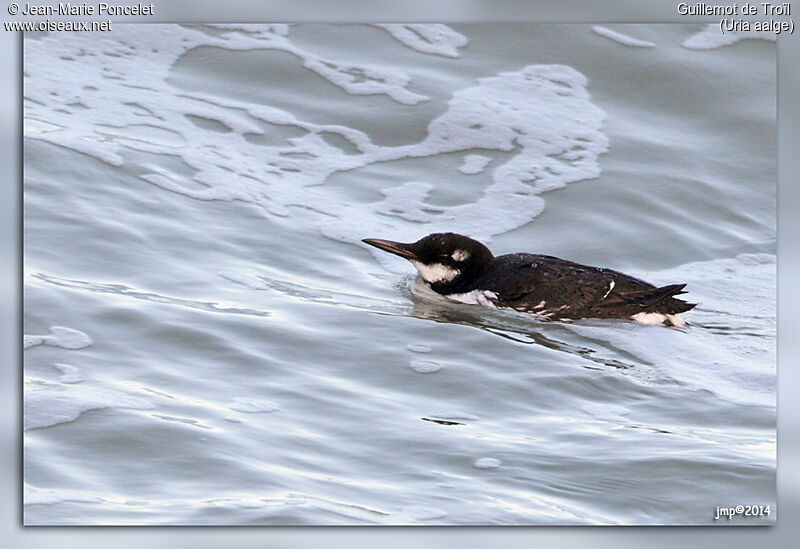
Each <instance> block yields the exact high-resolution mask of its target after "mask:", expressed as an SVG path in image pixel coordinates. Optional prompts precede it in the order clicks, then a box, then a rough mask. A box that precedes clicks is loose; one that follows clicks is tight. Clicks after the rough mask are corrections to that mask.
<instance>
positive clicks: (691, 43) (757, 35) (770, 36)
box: [682, 23, 778, 50]
mask: <svg viewBox="0 0 800 549" xmlns="http://www.w3.org/2000/svg"><path fill="white" fill-rule="evenodd" d="M746 39H759V40H769V41H772V42H775V41H776V40H777V39H778V35H777V34H775V33H774V32H769V31H758V32H756V31H747V32H726V33H725V34H723V33H722V32H720V28H719V25H718V24H717V23H711V24H709V25H708V26H707V27H706V28H704V29H703V30H702V31H700V32H698V33H697V34H695V35H693V36H691V37H689V38H687V39H686V40H684V42H683V44H682V46H683V47H684V48H689V49H690V50H713V49H716V48H721V47H723V46H730V45H731V44H735V43H736V42H738V41H739V40H746Z"/></svg>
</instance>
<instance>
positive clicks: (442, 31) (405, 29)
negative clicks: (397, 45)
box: [376, 23, 468, 57]
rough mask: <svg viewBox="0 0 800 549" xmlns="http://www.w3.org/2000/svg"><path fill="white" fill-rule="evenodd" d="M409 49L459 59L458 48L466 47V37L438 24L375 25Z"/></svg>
mask: <svg viewBox="0 0 800 549" xmlns="http://www.w3.org/2000/svg"><path fill="white" fill-rule="evenodd" d="M376 26H378V27H381V28H383V29H386V31H388V32H389V33H390V34H391V35H392V36H394V37H395V38H396V39H398V40H399V41H400V42H402V43H403V44H405V45H406V46H408V47H409V48H412V49H415V50H417V51H421V52H423V53H432V54H435V55H442V56H444V57H459V53H458V48H462V47H464V46H466V45H467V42H468V40H467V37H466V36H464V35H463V34H460V33H458V32H456V31H454V30H453V29H451V28H450V27H448V26H447V25H440V24H426V23H417V24H406V25H398V24H390V25H376Z"/></svg>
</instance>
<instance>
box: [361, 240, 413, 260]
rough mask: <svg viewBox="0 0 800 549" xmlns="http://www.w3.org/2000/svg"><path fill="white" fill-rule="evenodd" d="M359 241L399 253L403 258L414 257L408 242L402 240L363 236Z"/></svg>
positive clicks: (392, 252) (385, 250)
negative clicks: (395, 240)
mask: <svg viewBox="0 0 800 549" xmlns="http://www.w3.org/2000/svg"><path fill="white" fill-rule="evenodd" d="M361 242H364V243H365V244H369V245H370V246H375V247H376V248H378V249H380V250H383V251H384V252H389V253H390V254H394V255H399V256H400V257H403V258H405V259H414V258H415V257H416V256H415V255H414V253H413V252H412V251H410V250H409V249H408V244H403V243H402V242H393V241H391V240H380V239H378V238H365V239H364V240H362V241H361Z"/></svg>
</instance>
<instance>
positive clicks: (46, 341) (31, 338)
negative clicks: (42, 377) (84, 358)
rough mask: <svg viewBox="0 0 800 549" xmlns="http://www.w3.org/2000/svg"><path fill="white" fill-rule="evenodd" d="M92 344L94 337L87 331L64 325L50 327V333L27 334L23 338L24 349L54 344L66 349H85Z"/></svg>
mask: <svg viewBox="0 0 800 549" xmlns="http://www.w3.org/2000/svg"><path fill="white" fill-rule="evenodd" d="M91 344H92V338H90V337H89V336H88V335H86V334H85V333H83V332H81V331H80V330H73V329H72V328H65V327H63V326H53V327H52V328H50V335H28V334H25V335H23V338H22V346H23V348H24V349H30V348H31V347H35V346H36V345H52V346H53V347H63V348H64V349H83V348H84V347H88V346H89V345H91Z"/></svg>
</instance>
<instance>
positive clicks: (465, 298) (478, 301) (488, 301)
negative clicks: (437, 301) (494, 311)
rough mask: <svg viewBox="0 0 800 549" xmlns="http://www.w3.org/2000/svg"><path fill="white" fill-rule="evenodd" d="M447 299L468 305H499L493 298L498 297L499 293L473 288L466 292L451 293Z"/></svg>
mask: <svg viewBox="0 0 800 549" xmlns="http://www.w3.org/2000/svg"><path fill="white" fill-rule="evenodd" d="M445 297H447V299H452V300H453V301H458V302H460V303H467V304H468V305H485V306H487V307H495V308H496V307H497V305H495V303H494V301H492V300H493V299H497V294H496V293H494V292H490V291H489V290H473V291H471V292H467V293H464V294H450V295H448V296H445Z"/></svg>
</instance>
